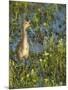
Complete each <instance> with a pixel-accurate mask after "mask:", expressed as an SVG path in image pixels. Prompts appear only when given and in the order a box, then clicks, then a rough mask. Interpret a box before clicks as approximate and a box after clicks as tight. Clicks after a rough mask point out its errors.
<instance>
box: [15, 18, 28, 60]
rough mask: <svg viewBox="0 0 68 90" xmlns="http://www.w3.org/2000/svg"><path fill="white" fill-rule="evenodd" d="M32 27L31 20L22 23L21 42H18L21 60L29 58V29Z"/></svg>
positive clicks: (18, 52)
mask: <svg viewBox="0 0 68 90" xmlns="http://www.w3.org/2000/svg"><path fill="white" fill-rule="evenodd" d="M29 27H30V21H27V20H25V21H24V23H23V25H22V28H23V30H22V35H21V40H20V43H19V44H18V50H17V57H18V59H19V60H23V59H27V58H28V56H29V43H28V35H27V30H28V28H29Z"/></svg>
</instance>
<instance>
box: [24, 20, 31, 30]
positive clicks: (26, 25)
mask: <svg viewBox="0 0 68 90" xmlns="http://www.w3.org/2000/svg"><path fill="white" fill-rule="evenodd" d="M30 25H31V24H30V20H24V23H23V28H24V30H27V29H28V28H29V27H30Z"/></svg>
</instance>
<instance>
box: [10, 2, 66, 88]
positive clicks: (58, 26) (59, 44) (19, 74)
mask: <svg viewBox="0 0 68 90" xmlns="http://www.w3.org/2000/svg"><path fill="white" fill-rule="evenodd" d="M9 14H10V21H9V25H10V27H9V29H10V31H9V46H10V48H9V49H10V58H9V59H10V60H9V88H27V87H45V86H46V87H47V86H59V85H66V28H65V27H66V17H65V16H66V6H65V5H60V4H43V3H28V2H15V1H10V2H9ZM26 17H27V18H28V19H29V20H31V24H32V26H31V28H30V30H29V31H30V32H28V34H29V38H30V39H31V40H33V39H34V38H36V39H37V40H38V41H40V43H43V44H44V50H43V52H41V53H33V52H30V56H29V59H28V61H27V63H26V65H25V64H24V63H23V62H19V63H18V62H15V60H12V59H13V58H12V57H14V58H15V54H16V46H17V44H18V42H19V40H20V33H21V29H22V28H21V23H22V21H23V20H24V19H25V18H26ZM44 31H46V32H47V33H46V34H45V33H44ZM33 36H34V37H33ZM32 38H33V39H32ZM44 38H47V39H44Z"/></svg>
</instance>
